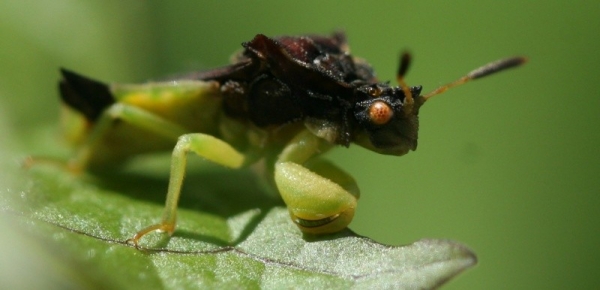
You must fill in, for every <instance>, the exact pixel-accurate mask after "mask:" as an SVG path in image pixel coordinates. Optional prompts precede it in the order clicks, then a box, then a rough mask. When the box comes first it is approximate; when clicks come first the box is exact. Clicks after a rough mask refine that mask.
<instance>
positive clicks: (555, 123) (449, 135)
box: [0, 0, 600, 289]
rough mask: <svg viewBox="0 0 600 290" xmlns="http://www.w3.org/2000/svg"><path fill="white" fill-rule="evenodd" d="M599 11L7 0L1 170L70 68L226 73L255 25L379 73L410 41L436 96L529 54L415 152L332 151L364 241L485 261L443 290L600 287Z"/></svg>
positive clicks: (473, 89)
mask: <svg viewBox="0 0 600 290" xmlns="http://www.w3.org/2000/svg"><path fill="white" fill-rule="evenodd" d="M599 15H600V4H599V3H598V1H577V2H574V3H568V2H546V1H528V2H518V1H510V3H505V2H502V1H491V0H486V1H476V2H474V1H461V2H456V1H452V2H451V1H377V2H376V1H364V2H362V4H350V3H349V2H348V3H344V4H339V3H334V2H329V1H322V0H320V1H297V2H294V3H292V2H286V3H283V2H281V1H260V2H255V3H250V2H246V1H221V2H218V3H217V1H177V2H172V1H169V2H167V1H129V2H123V1H85V2H84V1H74V0H60V1H2V2H0V35H1V36H2V40H1V41H0V121H1V123H0V130H2V132H1V133H0V134H1V136H2V137H1V138H2V141H1V142H2V147H3V148H4V149H3V151H4V152H3V154H2V156H3V158H4V160H3V162H4V163H6V162H9V163H16V162H17V160H19V158H22V157H23V156H26V155H27V154H28V153H31V150H33V149H32V148H40V145H39V144H37V145H32V144H34V143H35V142H36V140H37V139H36V138H37V137H39V134H40V131H42V130H43V131H44V132H50V133H52V134H54V133H56V132H55V130H56V126H55V124H58V121H57V120H58V115H59V114H58V113H59V99H58V95H57V91H56V81H57V79H58V77H59V76H58V67H59V66H64V67H67V68H70V69H72V70H74V71H77V72H82V73H84V74H86V75H90V76H94V77H96V78H98V79H102V80H106V81H114V82H139V81H143V80H146V79H151V78H156V77H158V76H162V75H166V74H173V73H178V72H184V71H190V70H198V69H208V68H212V67H215V66H221V65H224V64H226V63H227V61H228V57H229V56H230V54H232V53H233V52H234V51H235V50H237V49H239V48H240V43H241V42H242V41H248V40H250V39H251V38H252V37H253V36H254V35H255V34H256V33H264V34H267V35H281V34H302V33H329V32H331V31H333V30H336V29H343V30H345V31H346V32H347V35H348V38H349V43H350V47H351V49H352V52H353V53H354V54H355V55H357V56H361V57H363V58H366V59H367V60H368V61H369V62H370V63H371V64H372V65H373V66H374V67H375V68H376V71H377V72H378V75H379V77H380V78H381V79H383V80H388V79H389V80H393V79H394V72H395V69H396V65H397V57H398V52H399V50H401V49H406V48H407V49H410V51H411V52H412V53H413V55H414V63H413V67H412V69H411V71H410V72H409V75H408V78H407V82H408V83H409V84H413V85H416V84H420V85H423V86H424V91H429V90H432V89H434V88H435V87H437V86H438V85H441V84H443V83H446V82H449V81H451V80H454V79H455V78H457V77H459V76H461V75H462V74H464V73H466V72H468V71H469V70H471V69H473V68H475V67H477V66H479V65H482V64H484V63H487V62H488V61H491V60H495V59H498V58H501V57H505V56H511V55H525V56H528V57H529V58H530V62H529V63H528V64H527V65H526V66H525V67H522V68H519V69H517V70H511V71H509V72H506V73H502V74H499V75H496V76H493V77H490V78H486V79H484V80H481V81H477V82H473V83H471V84H468V85H466V86H464V87H460V88H457V89H454V90H452V91H451V92H448V93H446V94H444V95H443V96H439V97H436V98H435V99H433V100H432V101H431V102H430V103H428V104H427V105H426V106H425V107H424V108H423V109H422V110H421V131H420V140H419V149H418V150H417V151H416V152H413V153H410V154H409V155H407V156H404V157H401V158H396V157H388V156H380V155H377V154H375V153H371V152H368V151H366V150H364V149H361V148H358V147H352V148H350V149H343V148H340V149H338V150H335V151H334V152H332V153H331V154H330V155H329V157H330V158H331V159H333V160H334V161H335V162H337V163H338V164H340V165H341V166H342V167H343V168H346V169H347V170H348V171H349V172H351V173H352V174H353V175H354V176H355V178H356V179H357V181H358V184H359V185H360V186H361V190H362V193H363V194H362V198H361V201H360V203H359V209H358V213H357V216H356V217H355V220H354V222H353V223H352V224H351V228H352V229H353V230H354V231H356V232H357V233H359V234H361V235H365V236H368V237H371V238H373V239H375V240H377V241H379V242H383V243H388V244H393V245H399V244H407V243H410V242H413V241H415V240H418V239H421V238H426V237H427V238H448V239H452V240H457V241H460V242H462V243H464V244H466V245H468V246H470V247H471V248H472V249H473V250H474V251H475V252H476V253H477V254H478V257H479V265H478V266H477V267H476V268H475V269H472V270H469V271H468V272H467V273H466V274H463V275H461V276H460V277H459V278H458V279H456V280H453V281H452V282H451V283H449V284H448V285H446V287H445V288H444V289H590V288H597V287H600V286H599V285H600V278H599V276H598V274H597V273H598V270H600V266H599V264H598V261H600V249H599V246H600V235H599V227H598V221H599V220H600V195H599V191H600V190H599V188H600V178H599V177H598V170H599V169H600V158H599V156H598V153H597V150H598V148H599V147H600V129H599V128H598V126H599V125H600V114H599V110H600V94H599V91H600V90H599V89H598V88H596V87H594V86H595V85H597V84H598V78H599V76H598V73H599V72H600V38H599V37H598V31H599V29H600V17H598V16H599ZM40 128H41V129H40ZM50 133H43V134H50ZM37 153H40V152H37ZM3 179H4V178H3ZM3 182H9V181H7V180H3Z"/></svg>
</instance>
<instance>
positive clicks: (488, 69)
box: [467, 56, 527, 80]
mask: <svg viewBox="0 0 600 290" xmlns="http://www.w3.org/2000/svg"><path fill="white" fill-rule="evenodd" d="M526 62H527V58H526V57H522V56H517V57H510V58H505V59H501V60H498V61H495V62H491V63H489V64H486V65H484V66H482V67H480V68H478V69H475V70H473V71H471V72H470V73H469V74H467V76H468V78H469V79H472V80H474V79H478V78H482V77H485V76H488V75H491V74H493V73H497V72H499V71H502V70H505V69H509V68H513V67H517V66H520V65H522V64H524V63H526Z"/></svg>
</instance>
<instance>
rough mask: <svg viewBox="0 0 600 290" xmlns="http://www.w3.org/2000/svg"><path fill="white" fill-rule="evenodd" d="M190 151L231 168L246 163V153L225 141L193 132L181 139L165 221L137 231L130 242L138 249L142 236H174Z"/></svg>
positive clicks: (176, 148)
mask: <svg viewBox="0 0 600 290" xmlns="http://www.w3.org/2000/svg"><path fill="white" fill-rule="evenodd" d="M189 152H194V153H196V155H198V156H200V157H203V158H205V159H207V160H209V161H212V162H214V163H217V164H220V165H223V166H226V167H230V168H239V167H241V166H242V165H243V164H244V160H245V156H244V155H243V154H242V153H240V152H239V151H237V150H236V149H234V148H233V147H232V146H231V145H229V144H228V143H226V142H225V141H223V140H221V139H218V138H215V137H213V136H211V135H207V134H202V133H192V134H185V135H182V136H181V137H179V139H178V141H177V145H175V149H173V154H172V157H171V176H170V179H169V189H168V191H167V200H166V202H165V209H164V212H163V216H162V219H161V221H160V223H158V224H154V225H151V226H148V227H146V228H144V229H142V230H140V231H139V232H137V233H136V234H135V236H134V237H133V238H131V239H129V240H127V242H128V243H132V244H134V245H135V246H137V245H138V242H139V240H140V239H141V238H142V237H144V236H145V235H147V234H149V233H151V232H154V231H158V232H166V233H168V234H169V235H171V234H173V232H174V231H175V225H176V222H177V203H178V201H179V196H180V194H181V187H182V184H183V178H184V176H185V170H186V164H187V154H188V153H189Z"/></svg>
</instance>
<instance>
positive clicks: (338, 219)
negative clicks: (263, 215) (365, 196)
mask: <svg viewBox="0 0 600 290" xmlns="http://www.w3.org/2000/svg"><path fill="white" fill-rule="evenodd" d="M331 147H332V145H331V144H329V143H328V142H327V141H326V140H324V139H321V138H319V137H317V136H315V135H314V134H312V133H310V132H308V131H302V132H301V133H300V134H298V135H297V136H296V137H295V138H294V139H292V141H290V143H288V145H287V146H286V147H285V149H284V150H283V152H282V153H281V155H280V156H279V158H278V160H277V162H276V164H275V183H276V184H277V188H278V189H279V192H280V194H281V196H282V198H283V200H284V201H285V203H286V205H287V207H288V211H289V212H290V216H291V218H292V220H293V221H294V222H295V223H296V225H297V226H298V227H299V228H300V229H301V230H302V231H303V232H305V233H309V234H328V233H335V232H339V231H341V230H343V229H344V228H346V226H348V224H349V223H350V222H351V221H352V218H353V217H354V211H355V209H356V204H357V200H358V198H359V195H360V194H359V190H358V186H357V184H356V182H355V181H354V179H353V178H352V176H350V175H348V174H347V173H346V172H344V171H342V170H341V169H340V168H338V167H336V166H335V165H333V164H332V163H330V162H327V161H325V160H322V159H319V158H315V157H316V156H317V155H319V154H321V153H323V152H325V151H327V150H329V149H330V148H331Z"/></svg>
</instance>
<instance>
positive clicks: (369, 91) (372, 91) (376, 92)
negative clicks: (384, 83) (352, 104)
mask: <svg viewBox="0 0 600 290" xmlns="http://www.w3.org/2000/svg"><path fill="white" fill-rule="evenodd" d="M367 94H369V95H371V97H373V98H376V97H379V96H380V95H381V89H380V88H378V87H368V88H367Z"/></svg>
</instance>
